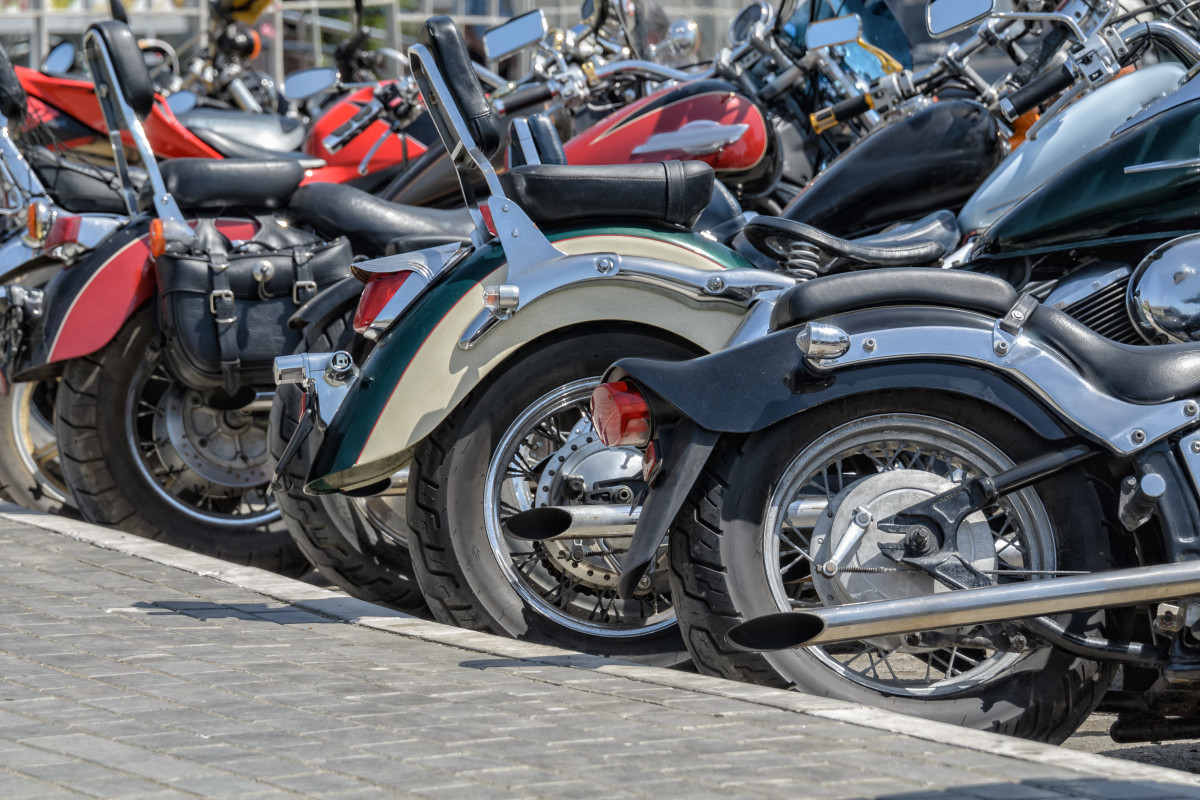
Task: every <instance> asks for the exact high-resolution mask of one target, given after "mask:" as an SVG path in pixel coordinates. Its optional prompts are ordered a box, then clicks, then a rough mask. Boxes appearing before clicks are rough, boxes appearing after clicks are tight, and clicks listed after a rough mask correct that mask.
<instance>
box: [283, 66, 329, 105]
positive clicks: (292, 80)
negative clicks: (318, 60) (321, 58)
mask: <svg viewBox="0 0 1200 800" xmlns="http://www.w3.org/2000/svg"><path fill="white" fill-rule="evenodd" d="M337 82H338V71H337V70H336V69H334V68H333V67H309V68H308V69H301V70H297V71H295V72H293V73H292V74H291V75H288V76H287V77H286V78H284V79H283V96H284V97H286V98H287V99H288V100H290V101H291V102H293V103H302V102H304V101H305V100H307V99H309V98H310V97H316V96H317V95H319V94H320V93H321V92H324V91H326V90H328V89H332V88H333V87H334V86H337Z"/></svg>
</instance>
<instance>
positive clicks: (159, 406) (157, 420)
mask: <svg viewBox="0 0 1200 800" xmlns="http://www.w3.org/2000/svg"><path fill="white" fill-rule="evenodd" d="M125 407H126V409H127V411H126V419H125V438H126V442H127V443H128V445H129V447H130V450H131V451H132V453H133V456H134V463H135V464H136V465H137V467H138V470H139V471H140V472H141V474H142V476H143V478H144V479H145V480H146V482H147V484H148V485H149V486H151V487H152V488H153V490H154V491H155V492H156V493H157V494H158V496H159V497H160V498H161V499H162V500H163V501H165V502H166V503H167V504H168V505H170V506H171V507H172V508H173V509H175V510H176V511H178V512H179V513H181V514H183V515H185V516H187V517H188V518H190V519H192V520H195V521H197V522H201V523H208V524H214V525H221V526H225V527H232V528H236V529H253V528H258V527H261V526H264V525H268V524H270V523H272V522H275V521H276V520H279V519H280V513H279V507H278V505H277V504H276V503H275V502H274V500H271V499H269V498H268V495H267V490H268V486H269V481H270V469H269V467H268V455H267V441H268V439H267V413H266V412H254V413H244V412H240V411H236V412H218V411H216V409H212V408H211V407H208V406H206V405H204V403H203V400H202V399H201V398H200V395H199V393H198V392H195V391H193V390H190V389H188V388H186V387H184V386H183V385H182V384H181V383H180V382H179V381H178V380H176V379H175V377H174V376H173V375H172V374H171V373H170V371H169V370H168V369H167V368H166V365H165V364H164V363H163V361H162V359H161V357H155V356H150V357H148V358H147V359H146V360H145V361H143V362H142V364H141V365H140V366H139V367H138V369H137V371H136V372H135V373H134V377H133V380H132V381H131V383H130V388H129V393H128V395H127V397H126V404H125Z"/></svg>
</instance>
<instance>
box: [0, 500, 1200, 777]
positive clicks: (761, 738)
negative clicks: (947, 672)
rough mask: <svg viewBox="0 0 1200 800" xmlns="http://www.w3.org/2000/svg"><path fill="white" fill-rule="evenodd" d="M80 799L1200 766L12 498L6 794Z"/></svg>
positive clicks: (1, 577) (3, 717) (5, 552)
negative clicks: (258, 560)
mask: <svg viewBox="0 0 1200 800" xmlns="http://www.w3.org/2000/svg"><path fill="white" fill-rule="evenodd" d="M1086 738H1087V737H1086V736H1085V737H1081V738H1080V739H1079V741H1084V740H1085V739H1086ZM1097 738H1099V737H1097ZM1172 747H1174V746H1172ZM1123 752H1124V751H1123ZM76 797H91V798H97V797H104V798H107V797H113V798H117V797H119V798H131V799H132V798H156V799H164V800H165V798H176V797H178V798H196V797H204V798H241V799H250V798H254V799H257V798H275V797H280V798H295V797H321V798H368V797H388V798H392V797H455V798H459V797H466V798H471V797H543V798H556V799H559V798H563V799H565V798H592V797H595V798H605V800H611V799H612V798H656V799H659V798H664V797H687V798H704V797H720V798H775V797H779V798H783V797H788V798H796V797H802V798H844V799H845V800H851V798H886V800H956V799H957V798H976V799H977V800H1001V799H1002V798H1029V800H1053V798H1063V797H1072V798H1097V799H1099V798H1113V799H1117V800H1119V798H1143V797H1153V798H1163V799H1166V798H1200V777H1198V776H1195V775H1191V774H1188V773H1185V772H1180V771H1176V770H1173V769H1166V768H1163V767H1161V766H1151V765H1147V764H1142V763H1136V762H1134V761H1130V760H1127V759H1125V758H1106V757H1104V756H1099V755H1094V754H1092V753H1087V752H1080V751H1078V750H1073V749H1065V748H1059V747H1050V746H1047V745H1041V744H1035V743H1031V742H1024V741H1021V740H1018V739H1011V738H1007V737H1002V736H997V735H994V734H988V733H981V732H977V731H970V730H965V729H962V728H958V727H955V726H951V725H946V724H942V723H931V722H927V721H924V720H918V719H914V718H911V717H905V716H901V715H898V714H895V713H891V712H886V711H880V710H877V709H871V708H866V707H862V706H856V705H853V704H850V703H843V702H838V701H831V700H827V699H824V698H814V697H810V696H806V695H802V694H799V693H796V692H784V691H778V690H774V689H767V688H764V687H758V686H750V685H747V684H742V683H735V682H730V681H724V680H719V679H715V678H708V677H704V676H699V675H694V674H688V673H685V672H680V671H675V670H664V669H654V668H647V667H641V666H638V665H632V664H627V663H622V662H617V661H612V660H608V659H602V658H596V657H593V656H587V655H583V654H580V653H573V652H570V651H565V650H558V649H555V648H549V647H543V646H536V645H530V644H526V643H522V642H516V641H512V640H509V639H502V638H498V637H494V636H487V635H483V634H478V633H474V632H470V631H464V630H461V629H457V628H451V627H447V626H443V625H438V624H435V623H431V622H428V621H426V620H420V619H416V618H413V617H410V616H407V615H404V614H400V613H398V612H393V611H388V610H386V609H383V608H380V607H377V606H372V605H370V604H368V603H364V602H361V601H357V600H353V599H350V598H347V597H345V596H344V595H340V594H338V593H336V592H331V591H328V590H326V589H323V588H321V587H318V586H314V585H312V584H310V583H304V582H299V581H293V580H290V579H287V578H282V577H280V576H277V575H272V574H270V573H266V572H262V571H260V570H255V569H249V568H245V567H238V566H235V565H231V564H228V563H225V562H221V561H217V560H215V559H210V558H206V557H203V556H197V555H195V554H192V553H187V552H184V551H180V550H177V549H175V548H172V547H168V546H166V545H162V544H158V543H155V542H148V541H146V540H143V539H138V538H136V537H133V536H129V535H126V534H122V533H118V532H115V531H110V530H107V529H103V528H97V527H95V526H90V525H86V524H84V523H79V522H74V521H70V520H65V519H62V518H57V517H48V516H44V515H33V514H30V513H16V512H8V513H0V798H3V800H41V799H42V798H76Z"/></svg>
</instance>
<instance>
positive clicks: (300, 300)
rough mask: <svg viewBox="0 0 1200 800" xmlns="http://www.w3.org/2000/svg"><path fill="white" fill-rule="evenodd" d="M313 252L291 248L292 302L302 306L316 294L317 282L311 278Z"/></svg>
mask: <svg viewBox="0 0 1200 800" xmlns="http://www.w3.org/2000/svg"><path fill="white" fill-rule="evenodd" d="M312 259H313V254H312V253H311V252H309V251H307V250H301V249H300V248H299V247H293V248H292V269H293V274H294V275H295V282H294V283H293V284H292V302H293V303H295V304H296V305H297V306H302V305H304V304H305V303H307V302H308V301H309V300H312V299H313V298H314V297H316V296H317V282H316V281H315V280H313V269H312Z"/></svg>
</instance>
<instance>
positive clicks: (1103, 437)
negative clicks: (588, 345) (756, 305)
mask: <svg viewBox="0 0 1200 800" xmlns="http://www.w3.org/2000/svg"><path fill="white" fill-rule="evenodd" d="M1172 103H1175V104H1177V105H1171V104H1168V106H1169V107H1168V108H1166V109H1163V108H1159V109H1147V111H1146V112H1144V115H1143V117H1142V118H1140V119H1138V118H1135V119H1134V120H1131V121H1130V122H1129V124H1128V127H1127V129H1126V130H1125V131H1124V132H1121V133H1118V134H1117V136H1115V137H1114V139H1113V142H1112V143H1111V144H1110V145H1109V146H1108V147H1107V148H1106V151H1107V152H1106V153H1105V155H1104V158H1103V159H1101V158H1100V154H1099V153H1097V154H1096V157H1095V158H1093V157H1089V158H1087V159H1084V160H1083V161H1081V162H1078V163H1077V164H1075V165H1072V166H1071V167H1069V168H1067V169H1066V170H1065V171H1064V172H1063V173H1060V175H1059V176H1057V177H1056V178H1054V179H1053V180H1052V181H1050V183H1049V184H1047V187H1048V188H1045V187H1044V188H1043V189H1042V190H1039V191H1038V192H1036V193H1034V194H1033V195H1031V196H1030V197H1028V198H1026V199H1025V200H1024V201H1022V202H1021V203H1019V204H1018V205H1017V206H1016V207H1015V208H1014V209H1013V210H1012V211H1010V212H1009V213H1008V214H1006V215H1005V216H1004V217H1003V218H1002V219H1001V220H999V221H998V222H997V223H996V224H995V225H993V226H992V227H991V228H990V229H989V231H988V233H987V234H985V236H984V237H982V238H981V239H980V240H979V241H977V242H976V244H975V249H976V250H977V251H978V252H979V253H980V254H983V253H987V254H989V255H994V254H996V253H997V252H998V250H999V249H1001V248H1000V246H999V245H998V242H1004V244H1005V245H1006V246H1010V247H1011V246H1016V245H1018V244H1021V245H1026V247H1025V250H1024V254H1025V255H1030V254H1031V253H1032V249H1031V248H1029V247H1027V245H1028V244H1030V242H1031V239H1030V238H1029V234H1031V233H1032V232H1033V231H1032V230H1031V229H1030V227H1029V225H1030V221H1031V219H1032V218H1033V216H1032V215H1034V214H1035V212H1043V213H1044V212H1045V210H1046V209H1047V208H1048V206H1047V202H1048V201H1056V202H1059V203H1061V202H1063V201H1064V200H1065V199H1066V198H1067V197H1068V196H1070V197H1071V198H1072V200H1073V206H1072V208H1071V209H1070V211H1069V213H1068V214H1066V215H1060V216H1058V217H1056V218H1053V219H1045V218H1044V217H1039V218H1038V221H1039V223H1042V222H1044V223H1045V225H1046V227H1044V228H1040V227H1039V228H1038V229H1037V233H1038V235H1040V236H1041V237H1042V239H1041V240H1040V241H1039V244H1051V243H1052V244H1054V245H1057V244H1064V243H1066V242H1068V241H1070V242H1072V246H1074V247H1079V246H1080V244H1081V243H1082V242H1087V243H1088V244H1090V245H1092V246H1095V245H1097V244H1103V245H1109V246H1115V245H1116V244H1117V243H1120V244H1122V245H1127V246H1128V245H1131V244H1132V245H1133V246H1134V249H1135V250H1136V249H1140V250H1141V251H1142V252H1143V253H1144V254H1145V256H1144V258H1143V259H1142V260H1141V263H1140V264H1138V266H1137V269H1136V271H1135V277H1134V279H1133V281H1132V283H1131V285H1130V286H1129V288H1128V290H1127V291H1126V290H1123V291H1121V292H1120V295H1121V299H1120V304H1121V305H1122V306H1123V308H1122V313H1123V314H1125V315H1127V317H1126V318H1127V320H1128V321H1127V323H1126V324H1129V325H1132V326H1133V327H1134V328H1136V330H1138V331H1140V332H1141V338H1140V342H1139V343H1140V344H1142V345H1144V344H1146V343H1155V344H1157V345H1158V346H1155V347H1151V348H1147V347H1142V346H1138V345H1134V344H1126V343H1121V342H1118V341H1114V340H1113V338H1112V337H1111V336H1107V337H1106V336H1105V335H1104V334H1103V333H1099V332H1097V331H1096V330H1094V329H1092V328H1091V327H1088V326H1085V325H1083V324H1081V323H1080V322H1079V321H1078V320H1077V319H1075V318H1073V317H1072V316H1070V315H1068V314H1067V313H1065V312H1064V311H1062V310H1060V309H1059V308H1056V307H1054V306H1052V305H1049V304H1047V303H1044V302H1039V301H1038V300H1037V299H1036V297H1035V296H1034V295H1033V294H1030V293H1028V292H1025V293H1022V294H1020V295H1018V294H1017V292H1016V291H1014V289H1013V288H1012V283H1011V282H1009V281H1004V280H998V279H996V278H995V277H993V276H990V275H983V274H978V273H973V272H963V271H945V270H930V269H901V270H889V271H888V272H886V273H879V272H870V271H865V272H852V273H847V274H842V275H835V276H830V277H825V278H817V279H815V280H812V281H809V282H805V283H802V284H800V285H798V286H797V287H796V288H794V289H791V290H788V291H787V292H785V293H784V294H783V295H782V296H781V297H780V298H779V302H778V303H777V304H776V305H775V307H774V310H773V312H772V316H771V324H770V332H769V333H768V334H767V335H765V336H763V337H761V338H759V339H757V340H755V341H752V342H749V343H747V344H744V345H742V346H740V347H734V348H730V349H729V350H726V351H724V352H721V353H718V354H714V355H711V356H707V357H703V358H699V359H696V360H695V361H693V362H688V363H683V364H680V363H666V362H656V361H653V360H649V359H626V360H623V361H620V362H617V363H616V364H614V365H613V367H612V368H611V369H610V370H609V372H608V373H607V374H606V376H605V382H604V383H603V384H602V385H601V386H600V387H599V388H598V389H597V390H596V391H595V392H594V393H593V396H592V399H591V405H590V412H591V414H592V417H593V419H594V420H595V421H596V433H597V435H598V436H599V438H600V440H601V441H602V442H604V443H605V444H607V445H610V446H619V447H633V448H638V449H640V450H641V451H642V453H643V463H642V468H643V474H644V476H645V478H646V481H647V484H648V486H649V494H648V496H647V499H646V501H645V503H644V504H643V505H642V507H641V509H640V514H639V515H638V517H637V518H636V519H630V518H627V519H626V520H625V524H626V526H628V525H630V524H631V523H634V524H635V527H634V529H633V532H632V537H633V538H632V542H631V544H630V546H629V550H628V553H627V556H626V558H625V560H624V561H623V564H622V566H623V569H624V572H623V575H622V578H621V582H620V585H619V587H618V588H619V591H620V594H621V595H622V596H628V595H629V594H630V593H632V592H634V591H636V587H637V586H638V585H639V584H640V582H641V581H642V580H645V579H647V578H648V577H649V578H650V579H653V577H652V576H653V574H654V573H656V572H658V571H659V570H661V569H662V568H663V564H662V561H661V552H662V547H663V544H662V540H663V537H664V536H668V537H669V540H668V543H667V546H666V550H667V552H668V553H669V559H670V569H669V573H670V581H671V586H672V594H673V596H674V597H676V604H677V608H678V613H679V619H680V624H681V626H682V627H683V629H684V634H685V641H687V642H688V643H689V646H690V649H691V651H692V655H693V658H694V660H695V662H696V664H697V666H698V668H699V669H700V670H701V671H702V672H705V673H708V674H718V675H724V676H726V677H735V678H741V679H746V680H752V681H757V682H763V683H767V684H769V685H775V686H794V687H797V688H799V689H801V690H803V691H806V692H810V693H816V694H823V695H829V696H834V697H840V698H845V699H850V700H853V701H856V702H865V703H868V704H874V705H879V706H883V707H887V708H892V709H896V710H901V711H903V712H905V713H909V714H915V715H919V716H926V717H929V718H933V719H939V720H944V721H952V722H956V723H959V724H965V725H969V726H973V727H980V728H990V729H992V730H997V731H1000V732H1004V733H1009V734H1013V735H1019V736H1025V737H1028V738H1035V739H1041V740H1045V741H1050V742H1059V741H1062V740H1063V739H1065V738H1066V737H1067V736H1069V735H1070V733H1072V732H1073V731H1074V730H1075V728H1076V727H1077V726H1078V725H1079V724H1080V723H1081V722H1082V721H1083V720H1084V719H1085V718H1086V717H1087V715H1088V714H1090V713H1091V711H1092V710H1093V709H1095V708H1096V707H1097V706H1098V705H1099V704H1100V703H1101V701H1102V700H1103V699H1104V698H1105V692H1106V690H1107V689H1108V687H1109V685H1110V683H1111V681H1112V678H1113V675H1114V674H1115V670H1116V667H1117V666H1120V667H1122V668H1123V682H1122V689H1121V691H1120V692H1119V693H1117V694H1116V695H1114V696H1110V697H1109V699H1108V700H1107V701H1106V702H1107V703H1108V706H1109V707H1110V708H1112V709H1115V710H1119V711H1120V712H1121V716H1120V717H1119V719H1118V722H1117V723H1116V725H1115V726H1114V728H1113V731H1112V734H1113V736H1114V738H1116V739H1117V740H1118V741H1141V740H1149V739H1154V740H1156V741H1157V740H1162V739H1164V738H1173V737H1185V736H1192V735H1194V723H1193V722H1192V720H1190V719H1187V717H1191V716H1194V715H1195V714H1196V713H1197V711H1198V710H1200V707H1198V705H1197V699H1198V698H1200V696H1198V695H1197V694H1196V692H1195V689H1194V688H1193V687H1194V679H1195V675H1196V672H1195V668H1194V664H1195V661H1196V656H1195V654H1194V638H1193V637H1192V635H1191V634H1190V625H1191V623H1190V622H1188V621H1187V620H1188V619H1189V617H1188V614H1189V613H1192V612H1190V609H1191V607H1192V605H1193V603H1194V601H1192V600H1190V599H1188V597H1189V595H1192V594H1195V593H1196V591H1197V589H1198V588H1200V586H1198V585H1197V584H1196V583H1195V581H1194V578H1195V577H1196V573H1195V570H1194V569H1193V568H1192V567H1191V566H1188V564H1187V562H1188V559H1191V558H1193V557H1194V555H1193V554H1192V548H1193V545H1194V542H1193V540H1194V536H1193V532H1194V530H1193V529H1194V527H1195V522H1196V517H1195V514H1196V508H1197V505H1196V501H1197V491H1198V484H1197V473H1195V470H1194V469H1193V462H1192V459H1193V457H1194V454H1195V453H1197V452H1200V443H1196V442H1194V441H1193V440H1194V439H1196V438H1198V437H1197V436H1196V422H1197V419H1198V418H1200V416H1198V415H1200V404H1198V403H1197V402H1196V401H1195V400H1194V399H1191V395H1192V394H1194V393H1195V389H1196V387H1195V386H1194V385H1193V384H1194V373H1192V372H1190V371H1189V366H1190V365H1191V364H1192V362H1193V361H1195V360H1196V359H1197V358H1198V357H1200V351H1197V349H1196V345H1195V342H1196V341H1197V340H1198V337H1197V336H1195V335H1194V333H1195V332H1196V329H1195V328H1194V325H1193V320H1194V316H1193V315H1191V314H1189V313H1188V309H1189V308H1190V306H1189V304H1190V303H1191V299H1190V298H1191V296H1192V294H1193V293H1192V292H1191V290H1190V286H1189V284H1188V277H1187V276H1188V275H1190V272H1189V271H1188V269H1187V268H1186V266H1185V265H1186V264H1187V263H1189V260H1190V259H1191V258H1193V257H1194V254H1195V252H1196V249H1197V246H1198V237H1197V235H1196V234H1195V233H1194V232H1190V230H1187V231H1184V230H1180V223H1181V222H1182V221H1183V216H1181V215H1180V212H1178V208H1179V205H1180V203H1181V202H1182V195H1181V194H1179V192H1186V190H1187V189H1186V187H1187V186H1188V185H1189V184H1190V183H1191V182H1190V181H1189V180H1188V179H1187V178H1186V174H1185V176H1181V175H1180V173H1179V172H1178V171H1177V170H1185V171H1186V170H1189V169H1191V167H1190V166H1188V165H1190V164H1193V163H1194V157H1193V156H1191V155H1189V156H1188V157H1187V158H1177V159H1175V160H1162V161H1150V162H1145V161H1143V159H1145V158H1148V157H1150V158H1158V157H1160V156H1161V155H1163V153H1162V152H1161V151H1158V149H1157V147H1158V146H1157V145H1154V146H1150V143H1151V142H1157V141H1159V140H1160V139H1163V138H1165V139H1166V140H1167V141H1168V142H1169V144H1168V145H1167V147H1168V148H1175V149H1176V150H1178V151H1180V152H1181V151H1182V145H1180V144H1178V143H1177V142H1175V141H1174V138H1175V134H1176V133H1177V131H1178V130H1179V126H1180V125H1182V124H1184V123H1183V119H1185V118H1188V119H1190V117H1191V116H1192V115H1193V114H1194V105H1193V104H1194V100H1189V99H1188V98H1186V97H1185V98H1175V99H1174V100H1173V101H1172ZM1189 112H1191V113H1189ZM1176 155H1178V153H1176ZM1102 163H1103V164H1104V165H1103V166H1101V164H1102ZM1087 170H1092V171H1094V172H1097V173H1098V174H1097V175H1096V176H1094V177H1093V178H1092V183H1091V185H1089V184H1088V183H1087V182H1086V181H1085V180H1084V176H1085V175H1087ZM1164 173H1168V174H1164ZM1118 176H1119V177H1118ZM1096 181H1102V182H1103V184H1104V186H1105V187H1106V189H1107V190H1108V191H1106V193H1105V194H1104V196H1100V195H1098V194H1097V192H1096ZM1068 185H1070V186H1071V193H1070V195H1068V193H1067V190H1066V187H1067V186H1068ZM1167 187H1170V188H1169V189H1168V188H1167ZM1156 192H1157V193H1158V194H1159V195H1160V197H1159V198H1158V200H1157V201H1156V202H1154V203H1152V204H1151V206H1150V207H1149V208H1147V209H1146V211H1145V213H1144V214H1143V213H1138V212H1136V211H1130V210H1129V208H1133V209H1136V208H1137V206H1136V204H1135V205H1132V206H1130V207H1129V208H1126V209H1125V210H1124V211H1123V214H1121V215H1118V214H1117V212H1116V209H1115V207H1114V205H1113V203H1112V202H1111V200H1110V198H1112V197H1114V196H1115V197H1120V198H1122V200H1126V201H1127V200H1128V199H1129V198H1131V197H1136V198H1137V199H1138V200H1141V199H1143V198H1148V197H1151V196H1154V193H1156ZM1122 217H1127V219H1122ZM1190 228H1194V225H1193V226H1189V229H1190ZM1164 240H1165V241H1164ZM1156 242H1157V243H1158V244H1157V245H1155V246H1151V243H1156ZM1147 248H1149V252H1148V253H1147V252H1146V250H1147ZM1056 249H1058V248H1055V247H1045V248H1043V249H1041V252H1043V253H1046V252H1054V250H1056ZM1067 251H1068V248H1066V247H1063V248H1061V252H1064V253H1065V252H1067ZM1009 255H1010V256H1011V255H1012V251H1010V253H1009ZM1164 342H1169V343H1167V344H1163V343H1164ZM797 348H798V350H797ZM733 395H736V396H737V397H738V398H739V402H738V403H737V404H729V403H727V402H726V399H727V398H728V397H730V396H733ZM593 525H594V523H593V522H592V521H591V520H590V519H589V517H588V515H587V514H586V512H585V513H584V514H581V515H579V516H578V517H576V516H575V515H573V514H572V511H571V510H569V509H565V508H551V507H547V508H545V509H542V508H538V509H536V510H532V511H527V512H525V513H524V514H522V515H519V516H514V517H513V518H512V519H510V520H509V529H510V532H514V533H515V534H516V535H520V536H524V537H525V538H527V539H530V540H534V541H542V542H548V543H551V544H553V543H554V542H558V541H564V540H570V539H573V538H574V539H577V538H579V537H582V536H587V535H588V534H589V530H588V529H589V528H590V527H592V526H593ZM607 530H608V531H614V532H620V533H627V531H628V530H629V528H628V527H625V528H615V527H612V526H611V523H610V527H609V528H608V529H607ZM1133 565H1139V566H1138V567H1137V568H1133V569H1130V567H1132V566H1133ZM1147 565H1158V566H1147ZM1109 570H1113V571H1112V572H1108V571H1109ZM1076 576H1077V577H1076ZM965 589H969V590H970V592H969V593H967V594H965V595H964V594H962V593H961V590H965ZM1130 606H1138V607H1140V608H1139V610H1138V611H1137V612H1129V611H1125V610H1118V611H1103V609H1125V608H1127V607H1130ZM1147 610H1148V611H1149V613H1145V611H1147ZM1181 615H1182V616H1181ZM1191 619H1193V620H1194V614H1193V616H1192V617H1191ZM798 648H804V649H798Z"/></svg>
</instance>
